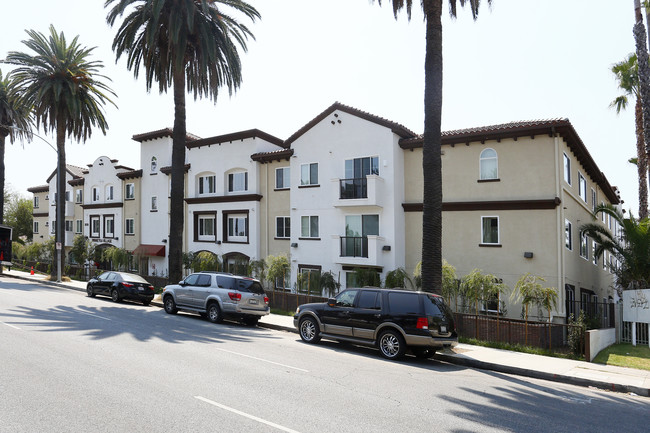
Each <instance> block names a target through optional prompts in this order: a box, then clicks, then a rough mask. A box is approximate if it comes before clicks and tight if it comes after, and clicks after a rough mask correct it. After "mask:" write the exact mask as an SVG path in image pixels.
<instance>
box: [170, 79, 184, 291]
mask: <svg viewBox="0 0 650 433" xmlns="http://www.w3.org/2000/svg"><path fill="white" fill-rule="evenodd" d="M185 136H186V123H185V71H184V68H182V67H181V68H178V67H176V68H175V70H174V132H173V134H172V140H173V144H172V170H171V176H172V180H171V200H170V210H169V256H168V259H169V280H170V281H173V282H176V281H180V280H181V279H182V269H181V266H182V254H183V227H184V219H183V213H184V203H183V195H184V185H185Z"/></svg>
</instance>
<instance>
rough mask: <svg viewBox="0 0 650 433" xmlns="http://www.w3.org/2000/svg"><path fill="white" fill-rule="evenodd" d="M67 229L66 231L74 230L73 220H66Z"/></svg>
mask: <svg viewBox="0 0 650 433" xmlns="http://www.w3.org/2000/svg"><path fill="white" fill-rule="evenodd" d="M65 231H66V232H71V231H72V221H65Z"/></svg>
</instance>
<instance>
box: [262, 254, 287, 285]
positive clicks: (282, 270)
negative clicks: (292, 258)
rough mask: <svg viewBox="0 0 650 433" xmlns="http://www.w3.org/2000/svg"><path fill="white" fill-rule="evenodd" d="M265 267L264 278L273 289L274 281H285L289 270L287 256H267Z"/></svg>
mask: <svg viewBox="0 0 650 433" xmlns="http://www.w3.org/2000/svg"><path fill="white" fill-rule="evenodd" d="M266 269H267V272H266V279H267V280H268V282H269V283H270V284H271V287H273V288H274V289H275V282H276V281H277V280H278V279H279V280H281V281H286V277H287V275H289V272H290V270H291V265H290V264H289V258H288V257H287V256H285V255H279V256H268V257H267V258H266Z"/></svg>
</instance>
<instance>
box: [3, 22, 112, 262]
mask: <svg viewBox="0 0 650 433" xmlns="http://www.w3.org/2000/svg"><path fill="white" fill-rule="evenodd" d="M27 35H28V36H29V39H28V40H26V41H23V43H24V44H25V45H26V46H27V48H29V49H30V50H32V51H33V52H34V53H35V54H26V53H22V52H16V51H12V52H10V53H9V54H8V55H7V60H6V61H7V62H8V63H11V64H14V65H17V66H18V67H17V68H16V69H15V70H14V71H13V72H12V77H13V78H14V79H15V80H16V82H17V83H18V85H17V88H16V91H17V92H20V98H21V100H22V101H23V102H22V103H23V104H25V105H26V106H30V107H33V115H34V117H35V123H36V124H37V125H38V126H39V127H43V130H45V131H51V132H54V133H55V134H56V150H57V154H58V161H57V172H58V173H59V174H60V176H58V177H57V187H56V190H57V191H58V194H57V197H56V222H57V227H56V229H55V234H56V241H57V242H61V243H63V235H64V233H63V223H64V221H65V194H64V192H65V190H66V179H65V178H66V176H65V172H66V163H65V137H66V135H68V136H71V137H72V138H74V139H76V140H78V141H81V140H83V141H86V140H87V139H88V138H90V136H91V134H92V129H93V127H99V128H100V129H101V131H102V133H104V134H106V129H107V128H108V124H107V122H106V119H105V118H104V112H103V106H104V105H105V104H106V103H108V102H110V103H112V101H111V100H110V99H109V97H108V95H107V94H111V95H114V93H113V92H112V91H111V90H110V88H109V87H108V86H107V85H106V84H104V83H103V82H101V81H99V79H101V78H104V79H106V78H107V77H105V76H104V75H100V74H99V70H100V69H101V68H102V67H103V64H102V63H101V62H100V61H91V60H89V57H90V54H91V53H92V51H93V48H85V47H82V46H81V45H80V44H79V42H78V37H75V38H74V39H73V40H72V42H70V44H68V43H67V41H66V39H65V36H64V35H63V32H61V33H60V34H58V33H57V32H56V30H55V28H54V26H50V35H49V37H46V36H45V35H43V34H42V33H39V32H36V31H34V30H28V31H27ZM53 268H56V266H53ZM64 268H65V254H61V269H64Z"/></svg>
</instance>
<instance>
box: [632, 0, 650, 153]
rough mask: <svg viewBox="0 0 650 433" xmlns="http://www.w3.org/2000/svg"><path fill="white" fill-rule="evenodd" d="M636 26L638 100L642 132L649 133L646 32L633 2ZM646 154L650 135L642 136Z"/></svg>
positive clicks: (649, 75) (649, 66)
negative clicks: (640, 109)
mask: <svg viewBox="0 0 650 433" xmlns="http://www.w3.org/2000/svg"><path fill="white" fill-rule="evenodd" d="M634 12H635V20H636V24H634V41H635V43H636V57H637V61H638V63H639V98H640V99H641V104H642V109H643V131H650V64H649V63H648V62H649V59H648V50H647V47H646V43H645V41H646V31H645V25H643V15H642V14H641V3H640V1H639V0H634ZM643 139H644V142H645V150H646V154H648V153H650V134H645V133H644V134H643Z"/></svg>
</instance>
